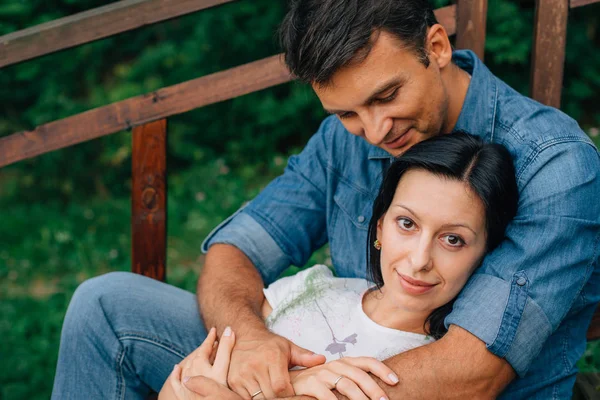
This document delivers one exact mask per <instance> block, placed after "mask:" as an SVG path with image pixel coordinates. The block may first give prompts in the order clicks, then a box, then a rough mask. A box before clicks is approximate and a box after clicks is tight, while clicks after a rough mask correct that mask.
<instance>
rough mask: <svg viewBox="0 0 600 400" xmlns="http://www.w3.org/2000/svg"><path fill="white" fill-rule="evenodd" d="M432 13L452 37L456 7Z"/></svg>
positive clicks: (439, 9)
mask: <svg viewBox="0 0 600 400" xmlns="http://www.w3.org/2000/svg"><path fill="white" fill-rule="evenodd" d="M599 1H600V0H599ZM433 12H434V13H435V17H436V18H437V20H438V22H439V23H440V24H441V25H443V27H444V28H445V29H446V32H447V33H448V36H452V35H454V34H455V33H456V5H451V6H447V7H442V8H438V9H437V10H434V11H433Z"/></svg>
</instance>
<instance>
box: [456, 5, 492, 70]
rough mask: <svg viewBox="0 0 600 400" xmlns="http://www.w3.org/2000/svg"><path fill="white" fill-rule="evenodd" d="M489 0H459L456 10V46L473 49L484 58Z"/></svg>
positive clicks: (478, 55)
mask: <svg viewBox="0 0 600 400" xmlns="http://www.w3.org/2000/svg"><path fill="white" fill-rule="evenodd" d="M486 19H487V0H458V2H457V10H456V47H457V48H458V49H471V50H473V51H474V52H475V54H477V57H479V58H480V59H481V60H483V54H484V50H485V26H486Z"/></svg>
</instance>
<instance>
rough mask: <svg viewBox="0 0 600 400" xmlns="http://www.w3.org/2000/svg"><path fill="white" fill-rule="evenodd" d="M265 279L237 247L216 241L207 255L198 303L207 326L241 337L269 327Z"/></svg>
mask: <svg viewBox="0 0 600 400" xmlns="http://www.w3.org/2000/svg"><path fill="white" fill-rule="evenodd" d="M262 289H263V281H262V278H261V277H260V274H259V273H258V271H257V270H256V268H255V267H254V265H253V264H252V262H251V261H250V260H249V259H248V257H246V255H245V254H244V253H242V252H241V251H240V250H239V249H237V248H236V247H235V246H231V245H227V244H215V245H213V246H211V247H210V249H209V250H208V253H207V254H206V262H205V264H204V267H203V269H202V273H201V274H200V278H199V279H198V291H197V292H198V295H197V296H198V304H199V305H200V310H202V317H203V319H204V323H205V325H206V327H213V326H214V327H216V328H217V331H218V332H222V331H223V330H224V329H225V328H226V327H227V326H230V327H231V328H232V329H233V330H234V332H237V333H238V335H239V336H243V335H245V334H246V333H248V332H249V331H252V330H259V331H260V330H266V327H265V324H264V321H263V319H262V317H261V314H260V309H261V306H262V302H263V300H264V296H263V292H262Z"/></svg>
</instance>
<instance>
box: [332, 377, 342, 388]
mask: <svg viewBox="0 0 600 400" xmlns="http://www.w3.org/2000/svg"><path fill="white" fill-rule="evenodd" d="M343 377H344V375H340V376H338V378H337V379H336V380H335V382H333V387H334V388H335V387H337V384H338V382H339V381H340V380H341V379H342V378H343Z"/></svg>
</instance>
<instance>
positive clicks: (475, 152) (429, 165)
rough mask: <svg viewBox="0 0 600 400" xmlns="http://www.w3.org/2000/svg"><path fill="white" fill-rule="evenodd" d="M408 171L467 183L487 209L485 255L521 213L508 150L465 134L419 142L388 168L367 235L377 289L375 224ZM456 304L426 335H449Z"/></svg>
mask: <svg viewBox="0 0 600 400" xmlns="http://www.w3.org/2000/svg"><path fill="white" fill-rule="evenodd" d="M410 170H422V171H428V172H431V173H432V174H435V175H437V176H440V177H443V178H446V179H451V180H454V181H459V182H464V183H465V184H466V185H467V186H468V187H469V188H470V189H471V190H472V191H473V193H475V194H476V195H477V197H479V199H480V200H481V202H482V203H483V206H484V208H485V227H486V234H487V240H486V249H485V251H486V253H488V252H490V251H492V250H494V249H495V248H496V247H497V246H498V245H499V244H500V243H501V242H502V241H503V240H504V231H505V230H506V227H507V226H508V224H509V222H510V221H511V220H512V219H513V218H514V216H515V215H516V213H517V204H518V200H519V191H518V188H517V180H516V177H515V169H514V166H513V162H512V158H511V156H510V154H509V152H508V150H507V149H506V148H505V147H504V146H502V145H500V144H494V143H488V144H485V143H483V142H482V141H481V140H479V139H477V138H475V137H473V136H470V135H467V134H465V133H452V134H448V135H440V136H436V137H434V138H432V139H428V140H424V141H422V142H420V143H417V144H415V145H414V146H412V147H411V148H410V149H408V150H407V151H406V153H404V154H403V155H402V156H400V157H399V158H398V159H396V161H394V163H393V164H392V165H391V166H390V168H389V169H388V170H387V172H386V175H385V177H384V179H383V183H382V184H381V188H380V189H379V194H378V195H377V198H376V199H375V203H374V204H373V215H372V217H371V221H370V223H369V231H368V234H367V272H368V273H369V275H370V278H371V280H372V281H373V282H374V283H375V285H376V286H377V287H378V288H381V287H382V286H383V283H384V282H383V276H382V273H381V252H380V251H379V250H377V249H375V247H374V246H373V242H374V241H375V239H376V238H377V222H378V221H379V219H380V218H381V217H382V216H383V215H384V214H385V212H386V211H387V210H388V208H389V207H390V205H391V203H392V200H393V198H394V194H395V193H396V188H397V187H398V184H399V182H400V179H401V178H402V176H403V175H404V174H405V173H406V172H407V171H410ZM453 304H454V300H452V301H450V302H449V303H447V304H445V305H443V306H441V307H439V308H437V309H436V310H434V311H433V312H432V313H431V315H429V317H428V318H427V320H426V321H425V331H426V332H428V333H429V334H430V335H431V336H433V337H434V338H435V339H439V338H441V337H442V336H443V335H444V334H445V333H446V332H447V329H446V327H445V326H444V320H445V318H446V316H447V315H448V314H449V313H450V311H452V305H453ZM427 325H429V327H427Z"/></svg>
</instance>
